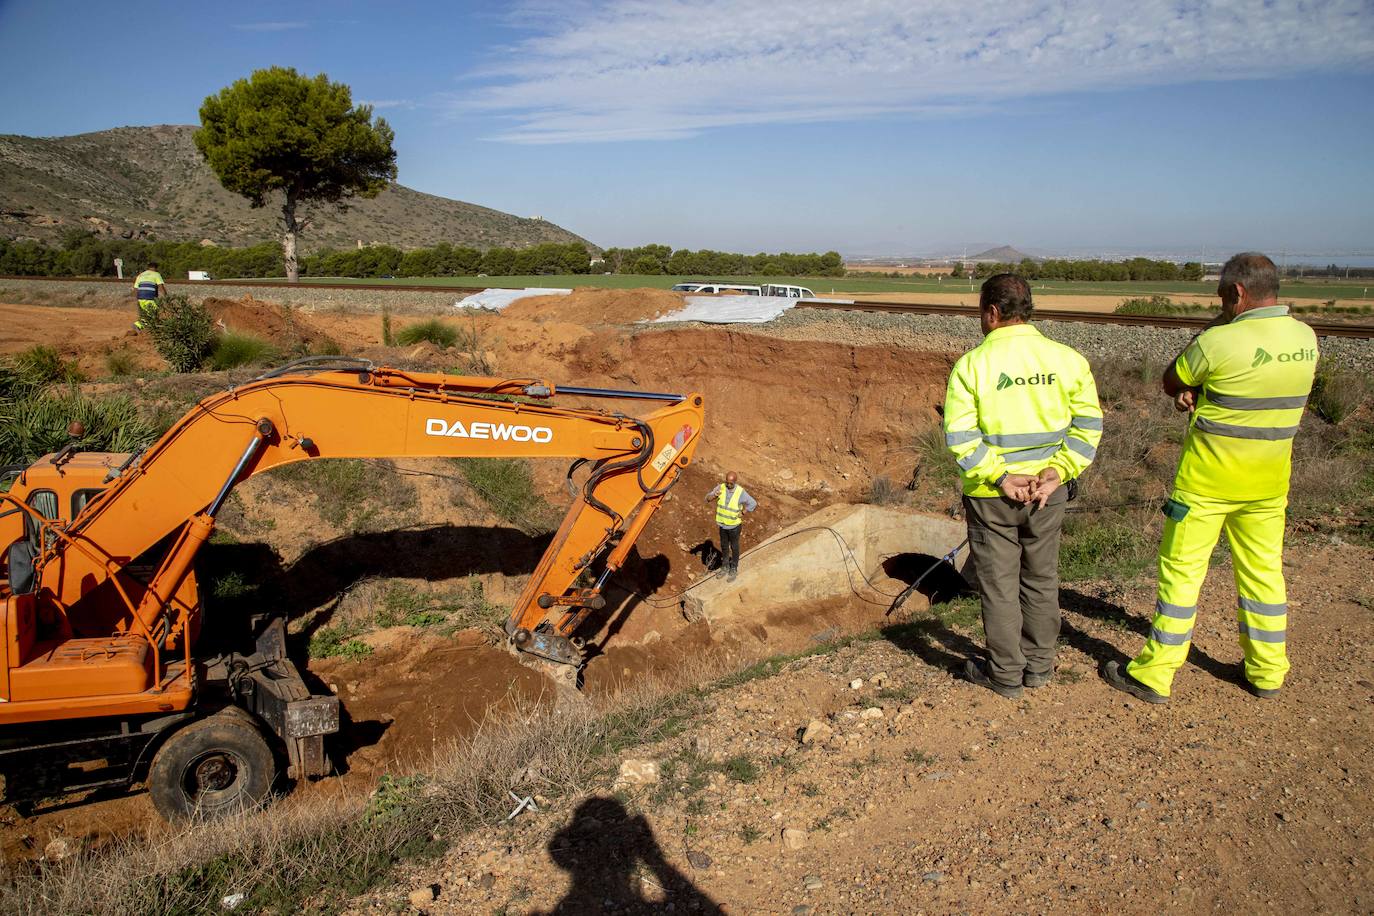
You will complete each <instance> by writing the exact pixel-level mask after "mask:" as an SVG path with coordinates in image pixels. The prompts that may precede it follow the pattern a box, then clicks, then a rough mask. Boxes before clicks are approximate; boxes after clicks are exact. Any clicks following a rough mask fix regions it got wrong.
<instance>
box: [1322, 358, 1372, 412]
mask: <svg viewBox="0 0 1374 916" xmlns="http://www.w3.org/2000/svg"><path fill="white" fill-rule="evenodd" d="M1371 401H1374V385H1371V384H1370V381H1369V377H1368V376H1367V375H1365V374H1363V373H1359V372H1353V371H1349V370H1343V369H1322V370H1321V371H1319V372H1318V373H1317V377H1316V378H1315V379H1314V380H1313V382H1312V395H1311V397H1309V398H1308V399H1307V406H1308V407H1310V408H1311V409H1312V412H1313V413H1315V414H1316V415H1317V416H1319V417H1321V418H1322V419H1323V420H1325V421H1326V422H1328V423H1340V422H1341V421H1342V420H1344V419H1345V418H1346V417H1348V416H1350V415H1351V414H1353V413H1354V412H1355V411H1357V410H1359V409H1360V407H1361V406H1362V405H1364V404H1367V403H1370V402H1371Z"/></svg>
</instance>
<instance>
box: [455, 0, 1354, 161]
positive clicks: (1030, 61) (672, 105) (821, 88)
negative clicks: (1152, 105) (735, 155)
mask: <svg viewBox="0 0 1374 916" xmlns="http://www.w3.org/2000/svg"><path fill="white" fill-rule="evenodd" d="M513 21H514V22H515V23H517V24H518V25H521V26H527V27H535V28H538V29H540V31H539V33H538V34H537V35H535V36H534V37H531V38H529V39H527V40H525V41H523V42H521V43H519V44H518V45H516V46H514V47H511V48H507V49H503V50H502V51H501V60H500V62H498V63H496V64H494V65H492V66H490V67H488V68H486V69H484V70H480V71H475V72H473V73H470V74H468V75H469V76H470V77H473V78H476V79H479V80H481V85H480V86H478V87H477V88H475V89H474V90H472V91H469V92H465V93H463V94H462V95H461V96H455V97H453V98H451V100H450V102H451V104H452V106H453V107H454V109H455V110H458V111H462V112H481V113H486V114H489V115H495V116H499V117H502V118H505V119H507V120H508V121H509V122H510V124H511V126H510V127H509V128H508V129H506V130H503V131H500V132H499V133H498V134H497V135H496V136H495V137H493V138H492V139H499V140H505V141H509V142H514V143H567V142H585V141H614V140H662V139H676V138H681V137H688V136H692V135H694V134H697V133H700V132H702V131H705V130H710V129H712V128H730V127H734V126H741V125H765V124H777V123H798V122H808V121H836V120H859V119H866V118H878V117H887V116H895V115H901V116H908V117H910V116H931V115H940V114H948V113H957V112H964V111H967V110H969V109H970V108H980V107H984V106H987V105H989V104H997V103H1000V102H1004V101H1006V100H1008V99H1015V98H1024V97H1031V96H1037V95H1046V94H1050V93H1057V92H1065V91H1084V90H1089V91H1091V90H1105V89H1119V88H1127V87H1134V86H1150V85H1162V84H1168V83H1178V82H1186V81H1193V80H1227V79H1252V78H1259V77H1272V76H1285V75H1292V74H1296V73H1303V72H1313V71H1327V72H1329V71H1342V70H1351V69H1356V70H1370V69H1374V15H1371V10H1370V6H1369V0H1100V2H1080V0H926V2H922V3H913V2H911V0H868V2H864V3H858V4H842V3H836V2H834V0H793V2H789V3H785V4H779V3H777V2H775V0H767V2H760V0H603V2H588V0H582V2H576V3H572V2H568V3H563V4H555V3H547V2H539V3H532V4H527V5H526V6H525V8H523V9H522V10H521V11H519V12H518V13H517V14H515V16H514V17H513ZM535 24H537V25H535ZM1256 114H1258V113H1256Z"/></svg>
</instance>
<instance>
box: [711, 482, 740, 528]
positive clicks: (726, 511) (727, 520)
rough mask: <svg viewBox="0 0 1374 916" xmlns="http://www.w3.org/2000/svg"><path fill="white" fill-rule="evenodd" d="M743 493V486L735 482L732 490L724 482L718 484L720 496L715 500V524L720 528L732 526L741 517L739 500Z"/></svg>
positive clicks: (738, 521)
mask: <svg viewBox="0 0 1374 916" xmlns="http://www.w3.org/2000/svg"><path fill="white" fill-rule="evenodd" d="M743 495H744V487H742V486H740V485H739V484H735V488H734V489H733V490H731V489H729V488H727V487H726V486H725V484H721V485H720V498H719V499H718V500H716V524H717V525H719V526H720V527H722V528H734V527H735V526H736V525H738V524H739V523H740V521H741V519H743V517H744V516H743V515H742V514H741V513H740V508H739V501H740V497H741V496H743Z"/></svg>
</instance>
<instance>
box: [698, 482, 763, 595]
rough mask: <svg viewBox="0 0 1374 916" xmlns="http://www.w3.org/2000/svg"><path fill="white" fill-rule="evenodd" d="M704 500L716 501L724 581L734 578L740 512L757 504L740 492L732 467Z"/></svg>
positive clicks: (742, 514) (737, 555)
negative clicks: (723, 480)
mask: <svg viewBox="0 0 1374 916" xmlns="http://www.w3.org/2000/svg"><path fill="white" fill-rule="evenodd" d="M706 501H707V502H708V503H709V502H714V503H715V504H716V525H717V526H719V528H720V562H721V566H722V567H724V569H725V578H726V581H729V582H734V581H735V576H737V575H739V532H740V527H741V525H743V523H744V513H745V512H753V511H754V510H755V509H757V508H758V507H759V504H758V503H757V502H755V501H754V497H752V496H750V495H749V494H748V493H746V492H744V487H742V486H740V485H739V475H738V474H736V473H735V472H734V471H731V472H729V473H728V474H726V475H725V483H721V484H716V487H715V489H714V490H712V491H711V492H710V493H707V494H706Z"/></svg>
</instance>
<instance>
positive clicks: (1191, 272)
mask: <svg viewBox="0 0 1374 916" xmlns="http://www.w3.org/2000/svg"><path fill="white" fill-rule="evenodd" d="M1001 273H1014V274H1020V275H1021V276H1023V277H1025V278H1026V279H1027V280H1091V281H1099V282H1100V281H1110V280H1201V279H1202V275H1203V273H1204V270H1203V267H1202V264H1201V262H1199V261H1188V262H1186V263H1183V264H1177V263H1175V262H1173V261H1155V260H1152V259H1150V258H1131V259H1130V260H1127V261H1099V260H1096V259H1093V260H1089V261H1069V260H1064V259H1060V258H1050V259H1048V260H1045V261H1036V260H1034V259H1033V258H1024V259H1022V261H1021V263H1019V264H974V265H973V277H974V278H975V279H978V280H981V279H984V278H987V277H991V276H993V275H994V274H1001ZM951 276H954V277H967V276H968V274H967V273H965V271H964V269H963V265H960V264H956V265H955V266H954V272H953V273H952V274H951Z"/></svg>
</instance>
